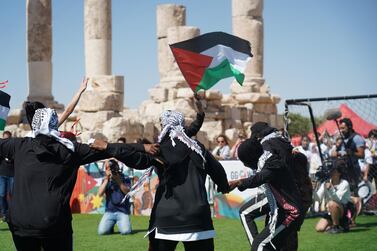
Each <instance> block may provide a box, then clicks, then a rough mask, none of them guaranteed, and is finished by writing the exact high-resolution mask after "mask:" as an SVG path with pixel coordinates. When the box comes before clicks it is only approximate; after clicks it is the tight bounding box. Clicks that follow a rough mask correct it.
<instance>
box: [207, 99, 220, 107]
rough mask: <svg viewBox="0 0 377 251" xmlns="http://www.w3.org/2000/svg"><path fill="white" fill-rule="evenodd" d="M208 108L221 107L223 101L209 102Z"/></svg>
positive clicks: (214, 100)
mask: <svg viewBox="0 0 377 251" xmlns="http://www.w3.org/2000/svg"><path fill="white" fill-rule="evenodd" d="M207 106H215V107H221V99H213V100H207Z"/></svg>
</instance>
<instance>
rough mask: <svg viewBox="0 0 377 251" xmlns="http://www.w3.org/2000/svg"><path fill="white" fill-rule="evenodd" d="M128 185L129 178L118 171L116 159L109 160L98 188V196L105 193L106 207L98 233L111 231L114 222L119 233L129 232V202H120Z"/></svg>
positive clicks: (102, 233) (128, 189)
mask: <svg viewBox="0 0 377 251" xmlns="http://www.w3.org/2000/svg"><path fill="white" fill-rule="evenodd" d="M130 186H131V182H130V179H129V178H128V177H127V176H124V175H123V173H122V172H121V171H120V169H119V166H118V163H117V161H116V160H109V161H108V162H107V164H106V175H105V178H104V179H103V182H102V184H101V186H100V187H99V190H98V195H99V196H103V194H106V206H105V207H106V209H105V214H104V215H103V217H102V219H101V222H100V224H99V226H98V234H99V235H105V234H110V233H113V232H114V225H115V224H117V225H118V229H119V232H120V233H121V234H129V233H131V221H130V202H129V201H128V200H125V201H124V202H122V200H123V198H124V196H125V195H126V194H127V193H128V192H129V191H130Z"/></svg>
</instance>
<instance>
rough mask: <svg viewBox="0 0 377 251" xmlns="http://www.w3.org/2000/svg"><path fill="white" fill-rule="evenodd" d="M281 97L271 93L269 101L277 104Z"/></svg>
mask: <svg viewBox="0 0 377 251" xmlns="http://www.w3.org/2000/svg"><path fill="white" fill-rule="evenodd" d="M280 100H281V98H280V97H279V96H277V95H272V97H271V101H272V103H273V104H278V103H279V102H280Z"/></svg>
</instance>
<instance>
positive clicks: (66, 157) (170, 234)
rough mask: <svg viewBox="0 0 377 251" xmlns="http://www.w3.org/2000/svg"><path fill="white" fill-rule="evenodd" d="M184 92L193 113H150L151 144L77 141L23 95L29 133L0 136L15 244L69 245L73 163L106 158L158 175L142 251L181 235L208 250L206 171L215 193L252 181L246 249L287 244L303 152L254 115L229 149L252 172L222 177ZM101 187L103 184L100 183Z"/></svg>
mask: <svg viewBox="0 0 377 251" xmlns="http://www.w3.org/2000/svg"><path fill="white" fill-rule="evenodd" d="M86 81H87V80H86ZM194 97H195V98H194V101H195V104H196V109H197V110H198V113H197V117H196V120H194V121H193V122H192V123H191V124H190V125H188V126H186V125H185V119H184V114H182V113H180V112H178V111H173V110H167V111H164V112H163V113H162V114H161V116H160V123H161V132H160V134H159V137H158V141H157V142H156V143H153V144H138V143H134V144H126V143H108V142H105V141H102V140H98V139H95V140H93V141H91V143H90V144H84V143H79V142H77V141H76V140H74V138H72V137H66V136H65V135H67V134H62V133H60V132H59V130H58V127H59V125H60V124H61V119H60V118H59V117H58V115H57V113H56V112H55V110H53V109H51V108H48V107H45V106H44V105H43V104H42V103H39V102H28V103H26V104H25V112H26V117H27V120H28V123H29V124H30V127H31V132H30V133H29V134H28V136H27V137H24V138H16V137H14V138H8V139H0V156H1V157H2V158H7V159H11V160H13V166H14V190H13V194H12V199H11V203H10V208H9V211H8V212H7V222H8V225H9V229H10V231H11V233H12V237H13V241H14V244H15V247H16V248H17V250H21V251H23V250H32V251H33V250H40V249H41V248H43V250H46V251H47V250H72V249H73V241H72V240H73V230H72V223H71V222H72V215H71V210H70V205H69V200H70V197H71V194H72V191H73V188H74V185H75V182H76V179H77V171H78V168H79V167H80V165H84V164H86V163H91V162H94V161H97V160H101V159H109V158H115V159H117V160H118V161H121V162H123V163H124V164H125V165H127V166H132V167H133V168H135V169H140V170H145V169H150V170H153V171H154V172H156V173H157V175H158V178H159V185H158V187H157V190H156V195H155V199H154V203H153V208H152V211H151V216H150V222H149V227H148V236H149V250H151V251H159V250H163V251H169V250H175V248H176V246H177V244H178V242H183V245H184V247H185V250H196V251H197V250H209V251H210V250H214V249H215V248H214V237H215V230H214V227H213V223H212V219H211V210H210V205H209V203H208V200H207V193H206V188H205V180H206V177H207V175H209V176H210V177H211V179H212V180H213V181H214V183H215V184H216V185H217V190H218V192H221V193H229V192H230V191H232V190H233V189H235V188H238V189H239V190H241V191H244V190H245V192H247V189H249V188H256V187H258V188H259V192H258V194H257V196H256V197H254V198H252V199H251V200H250V201H248V202H247V203H246V204H245V205H244V206H243V207H242V208H241V210H240V218H241V222H242V226H243V227H244V229H245V233H246V235H247V237H248V239H249V241H250V245H251V250H295V249H297V245H298V240H297V231H299V229H300V226H301V224H302V223H303V219H304V215H305V212H306V211H307V207H308V205H307V201H306V198H307V197H308V196H310V198H311V190H310V189H309V190H305V187H306V186H305V184H304V185H302V184H300V182H301V183H302V182H303V181H302V179H298V178H297V175H298V174H297V172H296V171H295V170H296V169H297V168H298V167H297V166H299V165H300V163H305V161H306V159H305V156H304V155H302V154H300V153H294V152H293V151H292V146H291V144H290V142H289V141H288V140H287V139H286V138H284V137H283V136H282V135H281V134H280V133H279V131H278V130H277V129H276V128H273V127H270V126H269V125H268V124H267V123H264V122H257V123H255V124H254V125H253V126H252V127H251V136H250V138H248V139H246V140H244V141H243V142H242V143H241V144H239V146H238V149H237V156H238V158H239V159H240V160H241V161H242V162H243V163H244V165H245V166H247V167H250V168H252V169H253V170H255V171H256V172H255V175H253V176H251V177H249V178H246V179H241V180H233V181H228V179H227V176H226V173H225V171H224V168H223V167H222V165H221V164H220V162H219V161H218V160H217V159H216V158H215V157H214V155H213V154H212V153H211V152H210V151H209V150H208V149H206V148H205V147H204V145H203V144H201V143H200V142H199V141H198V140H197V139H195V138H194V137H195V135H196V134H197V133H198V132H199V131H200V128H201V126H202V124H203V121H204V118H205V113H204V111H203V108H202V106H201V101H200V99H201V98H200V97H199V96H198V95H195V96H194ZM302 158H304V161H302ZM303 169H304V170H305V168H303ZM108 176H109V177H110V176H111V174H108ZM104 187H105V185H104ZM120 190H121V191H122V193H123V194H127V193H129V192H132V191H131V188H130V186H129V185H128V186H126V187H121V188H120ZM101 192H102V194H103V193H105V190H104V188H103V189H102V190H101ZM261 215H265V216H266V222H265V227H264V229H263V230H261V231H259V230H258V229H257V227H256V224H255V222H254V220H255V218H256V217H259V216H261Z"/></svg>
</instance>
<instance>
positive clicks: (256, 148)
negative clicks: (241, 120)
mask: <svg viewBox="0 0 377 251" xmlns="http://www.w3.org/2000/svg"><path fill="white" fill-rule="evenodd" d="M237 153H238V158H239V159H240V160H241V161H242V163H243V164H244V165H245V166H247V167H250V168H252V169H257V164H258V160H259V157H260V156H261V155H262V154H263V147H262V145H261V143H260V142H259V141H258V140H257V139H256V138H250V139H247V140H245V141H244V142H242V143H241V145H240V146H239V147H238V150H237Z"/></svg>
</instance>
